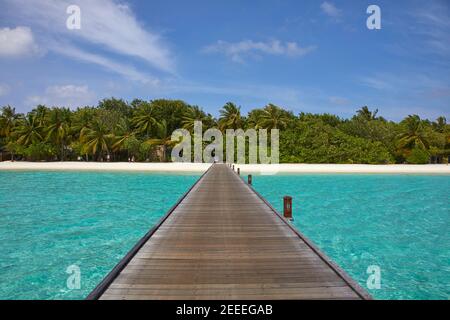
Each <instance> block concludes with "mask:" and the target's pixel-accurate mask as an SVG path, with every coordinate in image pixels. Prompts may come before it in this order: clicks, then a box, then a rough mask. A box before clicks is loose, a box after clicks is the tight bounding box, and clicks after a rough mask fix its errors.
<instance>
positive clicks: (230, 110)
mask: <svg viewBox="0 0 450 320" xmlns="http://www.w3.org/2000/svg"><path fill="white" fill-rule="evenodd" d="M242 124H243V119H242V116H241V107H237V106H236V105H235V104H234V103H232V102H228V103H227V104H225V105H224V106H223V108H222V109H221V110H220V118H219V128H220V129H221V130H222V131H223V130H225V129H235V130H236V129H240V128H242Z"/></svg>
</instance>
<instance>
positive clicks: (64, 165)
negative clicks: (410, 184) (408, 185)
mask: <svg viewBox="0 0 450 320" xmlns="http://www.w3.org/2000/svg"><path fill="white" fill-rule="evenodd" d="M210 165H211V164H209V163H128V162H23V161H16V162H10V161H5V162H0V170H51V171H138V172H139V171H141V172H175V173H176V172H204V171H206V170H207V169H208V168H209V166H210ZM235 167H236V168H237V167H239V168H240V169H241V171H242V172H243V173H256V174H258V173H261V174H275V173H286V174H289V173H402V174H405V173H409V174H450V166H449V165H446V164H439V165H436V164H433V165H403V164H402V165H365V164H279V165H261V164H258V165H254V164H243V165H238V164H235Z"/></svg>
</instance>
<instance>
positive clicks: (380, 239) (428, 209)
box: [253, 175, 450, 299]
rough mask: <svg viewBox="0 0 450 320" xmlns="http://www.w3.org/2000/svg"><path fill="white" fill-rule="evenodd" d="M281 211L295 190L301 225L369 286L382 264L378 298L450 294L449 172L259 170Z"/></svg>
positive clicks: (261, 183) (261, 186) (263, 187)
mask: <svg viewBox="0 0 450 320" xmlns="http://www.w3.org/2000/svg"><path fill="white" fill-rule="evenodd" d="M253 184H254V187H255V188H256V189H257V190H258V191H259V192H260V193H261V194H262V195H263V196H264V197H265V198H266V199H267V200H268V201H269V202H270V203H271V204H272V205H274V207H276V209H277V210H279V212H282V211H281V210H282V208H283V204H282V201H283V200H282V198H283V196H284V195H290V196H292V197H293V214H294V225H295V226H296V227H297V229H299V230H300V231H301V232H303V233H304V234H305V235H306V236H307V237H309V238H310V239H311V240H312V241H313V242H314V243H315V244H316V245H318V246H319V247H320V248H321V249H322V250H323V251H324V252H325V253H326V254H327V255H328V256H329V257H330V258H332V260H334V261H335V262H337V264H338V265H340V266H341V267H342V268H343V269H344V270H345V271H346V272H347V273H348V274H349V275H350V276H351V277H352V278H353V279H355V280H357V281H358V282H359V283H360V285H361V286H363V287H364V288H367V286H366V282H367V279H368V276H369V274H367V268H368V266H371V265H376V266H379V267H380V270H381V288H380V289H372V290H368V291H369V292H370V294H372V295H373V296H374V297H375V298H377V299H449V298H450V201H449V199H450V197H449V190H450V176H448V175H447V176H420V175H293V176H283V175H277V176H254V178H253Z"/></svg>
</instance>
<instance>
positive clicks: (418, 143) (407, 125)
mask: <svg viewBox="0 0 450 320" xmlns="http://www.w3.org/2000/svg"><path fill="white" fill-rule="evenodd" d="M401 124H402V130H403V132H401V133H400V134H399V136H398V139H399V140H398V143H399V147H400V148H401V149H403V150H408V151H410V150H412V149H413V148H416V147H417V148H420V149H423V150H426V149H428V146H429V143H428V139H427V136H426V134H425V130H424V128H423V126H422V121H421V120H420V117H419V116H418V115H409V116H408V117H407V118H406V119H404V120H403V121H402V123H401Z"/></svg>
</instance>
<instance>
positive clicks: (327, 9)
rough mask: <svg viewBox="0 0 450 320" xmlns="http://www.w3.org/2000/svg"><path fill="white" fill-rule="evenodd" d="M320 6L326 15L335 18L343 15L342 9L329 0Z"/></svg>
mask: <svg viewBox="0 0 450 320" xmlns="http://www.w3.org/2000/svg"><path fill="white" fill-rule="evenodd" d="M320 8H321V9H322V11H323V12H324V13H325V14H326V15H328V16H330V17H333V18H339V17H340V16H341V15H342V10H340V9H338V8H336V6H335V5H334V4H332V3H331V2H328V1H325V2H322V4H321V5H320Z"/></svg>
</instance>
